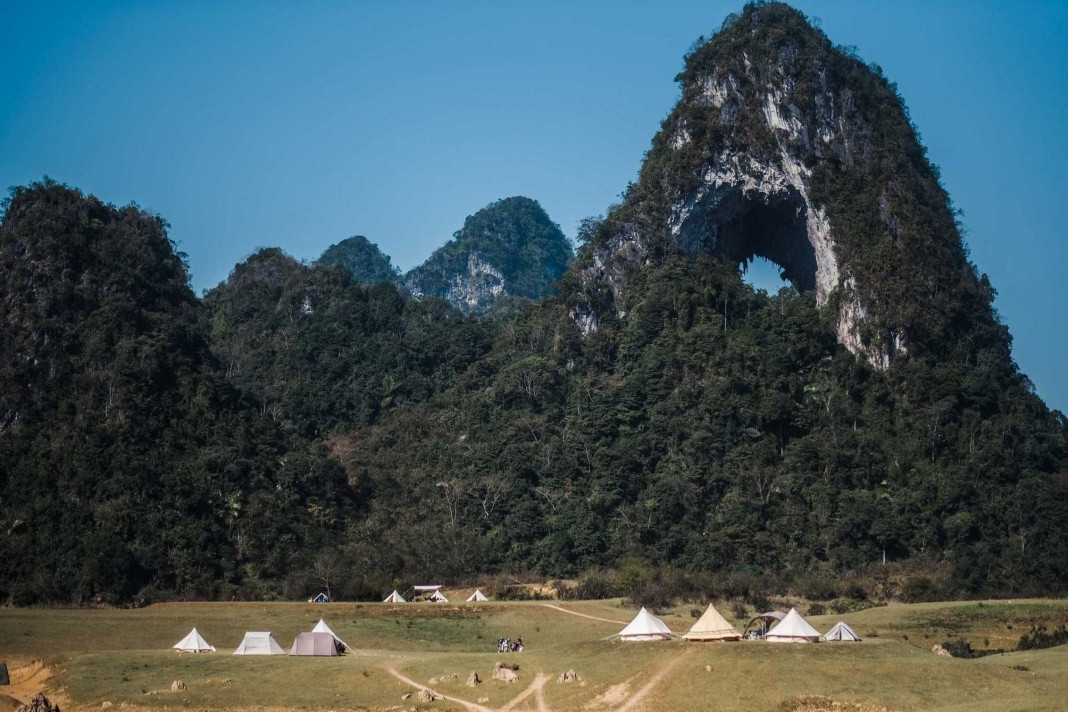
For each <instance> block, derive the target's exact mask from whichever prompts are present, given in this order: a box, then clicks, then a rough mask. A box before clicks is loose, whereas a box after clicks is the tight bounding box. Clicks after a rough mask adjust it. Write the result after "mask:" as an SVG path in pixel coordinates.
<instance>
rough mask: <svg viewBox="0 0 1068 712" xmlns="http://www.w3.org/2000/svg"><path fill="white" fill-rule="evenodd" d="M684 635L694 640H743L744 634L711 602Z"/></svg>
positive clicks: (687, 638)
mask: <svg viewBox="0 0 1068 712" xmlns="http://www.w3.org/2000/svg"><path fill="white" fill-rule="evenodd" d="M682 637H683V638H685V639H686V640H692V641H708V640H741V638H742V634H741V633H739V632H738V629H737V628H735V627H734V626H732V625H731V624H730V623H728V622H727V619H725V618H724V617H723V616H721V615H720V614H719V611H717V610H716V607H715V606H713V605H712V604H711V603H709V604H708V608H706V609H705V612H704V614H703V615H702V616H701V617H700V618H698V619H697V622H696V623H694V624H693V627H692V628H690V630H689V631H688V632H687V633H686V634H685V635H684V636H682Z"/></svg>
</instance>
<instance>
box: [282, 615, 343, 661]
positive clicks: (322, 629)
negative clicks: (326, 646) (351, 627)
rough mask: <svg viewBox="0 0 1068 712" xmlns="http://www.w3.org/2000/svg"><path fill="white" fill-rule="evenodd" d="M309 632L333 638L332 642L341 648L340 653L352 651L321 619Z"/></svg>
mask: <svg viewBox="0 0 1068 712" xmlns="http://www.w3.org/2000/svg"><path fill="white" fill-rule="evenodd" d="M311 632H312V633H329V634H330V637H331V638H333V639H334V641H335V642H336V643H337V644H338V645H339V646H341V650H342V651H345V650H352V648H350V647H349V644H348V643H346V642H345V641H344V640H342V639H341V638H339V637H337V633H335V632H334V631H332V630H330V626H328V625H327V624H326V621H324V620H323V619H322V618H320V619H319V622H318V623H316V624H315V627H314V628H312V629H311ZM290 654H291V655H292V653H290Z"/></svg>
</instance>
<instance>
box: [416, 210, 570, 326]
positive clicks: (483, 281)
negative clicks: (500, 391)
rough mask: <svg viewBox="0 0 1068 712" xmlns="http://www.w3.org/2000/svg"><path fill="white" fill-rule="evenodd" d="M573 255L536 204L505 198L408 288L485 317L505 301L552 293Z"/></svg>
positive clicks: (477, 217)
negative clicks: (510, 298) (494, 306)
mask: <svg viewBox="0 0 1068 712" xmlns="http://www.w3.org/2000/svg"><path fill="white" fill-rule="evenodd" d="M571 254H572V253H571V245H570V244H569V243H568V241H567V238H566V237H564V234H563V233H562V232H560V228H559V226H557V225H556V224H555V223H553V222H552V221H551V220H550V219H549V216H548V215H547V214H546V213H545V211H544V210H543V209H542V207H541V206H540V205H539V204H538V202H537V201H536V200H531V199H530V198H524V197H518V196H517V197H514V198H505V199H503V200H498V201H497V202H495V203H491V204H490V205H487V206H486V207H484V208H482V209H481V210H479V211H478V212H477V213H475V214H474V215H471V216H469V217H468V218H467V219H466V220H465V221H464V226H463V228H461V229H460V230H459V231H457V232H456V233H455V234H454V235H453V239H452V240H450V241H449V242H448V243H446V244H445V245H444V246H443V247H440V248H438V249H437V250H435V251H434V253H433V254H432V255H430V257H429V258H428V259H427V260H426V262H424V263H423V264H421V265H419V266H418V267H416V268H415V269H413V270H412V271H410V272H409V273H408V274H407V275H405V277H404V284H405V286H406V287H407V288H408V290H409V291H410V292H411V293H412V294H413V295H414V296H416V297H417V298H421V297H426V296H437V297H441V298H443V299H446V300H448V301H449V302H451V303H452V304H453V305H454V306H456V307H457V308H458V309H460V311H462V312H464V313H465V314H485V313H486V312H487V311H489V309H490V308H491V307H492V306H493V305H494V304H495V303H497V302H498V301H499V300H501V299H502V298H503V297H506V296H513V297H523V298H525V299H538V298H539V297H541V296H543V295H545V294H549V293H550V292H552V291H553V288H554V284H555V282H556V281H557V280H558V279H559V278H560V276H561V275H562V274H563V273H564V270H565V269H566V268H567V264H568V262H569V261H570V260H571Z"/></svg>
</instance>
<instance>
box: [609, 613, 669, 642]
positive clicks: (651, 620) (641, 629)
mask: <svg viewBox="0 0 1068 712" xmlns="http://www.w3.org/2000/svg"><path fill="white" fill-rule="evenodd" d="M618 635H619V639H620V640H625V641H628V642H631V641H645V640H668V639H670V638H671V636H672V635H673V634H672V632H671V629H670V628H668V627H667V626H666V625H664V621H662V620H660V619H659V618H657V617H656V616H654V615H653V614H652V613H650V612H649V611H647V610H645V606H642V609H641V610H640V611H638V615H636V616H634V620H632V621H631V622H630V623H628V624H627V627H626V628H624V629H623V630H621V631H619V633H618Z"/></svg>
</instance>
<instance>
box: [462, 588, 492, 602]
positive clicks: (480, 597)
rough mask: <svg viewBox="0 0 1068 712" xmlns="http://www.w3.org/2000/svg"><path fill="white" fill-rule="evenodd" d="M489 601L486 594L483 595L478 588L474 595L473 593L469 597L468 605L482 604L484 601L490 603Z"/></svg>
mask: <svg viewBox="0 0 1068 712" xmlns="http://www.w3.org/2000/svg"><path fill="white" fill-rule="evenodd" d="M488 600H489V599H488V598H486V594H484V593H482V591H480V590H478V589H477V588H476V589H475V592H474V593H472V594H471V595H470V596H468V597H467V602H468V603H474V602H482V601H488Z"/></svg>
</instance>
